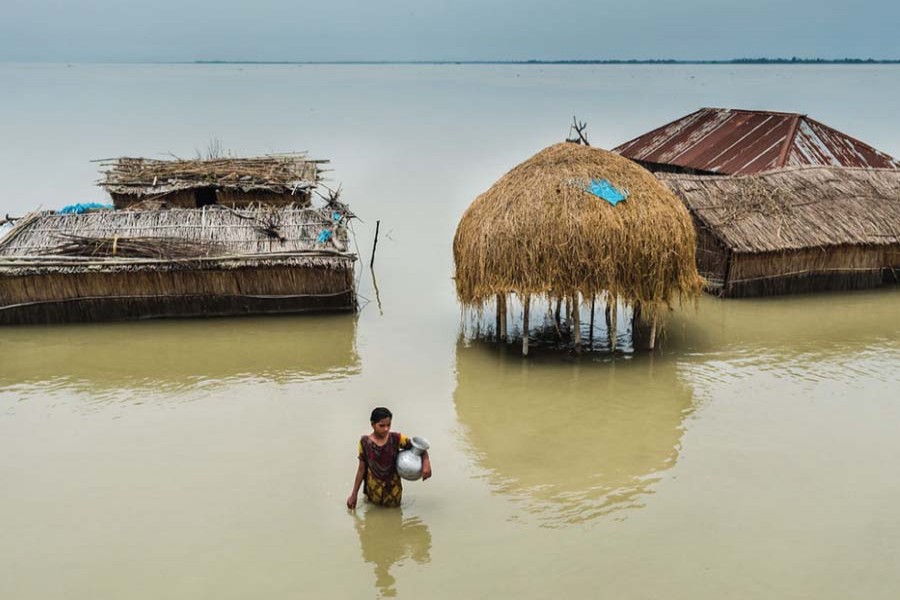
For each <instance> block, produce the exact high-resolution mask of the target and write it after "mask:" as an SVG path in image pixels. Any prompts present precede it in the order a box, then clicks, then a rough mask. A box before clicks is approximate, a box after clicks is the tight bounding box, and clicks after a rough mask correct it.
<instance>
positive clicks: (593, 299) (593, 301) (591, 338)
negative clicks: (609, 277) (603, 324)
mask: <svg viewBox="0 0 900 600" xmlns="http://www.w3.org/2000/svg"><path fill="white" fill-rule="evenodd" d="M596 301H597V296H591V331H590V333H588V342H589V343H590V345H591V349H593V348H594V304H596Z"/></svg>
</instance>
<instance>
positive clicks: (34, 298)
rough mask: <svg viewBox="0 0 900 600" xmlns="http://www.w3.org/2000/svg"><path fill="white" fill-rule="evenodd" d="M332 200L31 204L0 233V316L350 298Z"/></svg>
mask: <svg viewBox="0 0 900 600" xmlns="http://www.w3.org/2000/svg"><path fill="white" fill-rule="evenodd" d="M350 216H351V215H349V213H348V212H347V211H346V207H345V206H344V205H342V204H340V203H332V204H329V205H328V206H325V207H323V208H319V209H313V208H297V207H271V206H267V207H255V208H244V209H232V208H226V207H223V206H205V207H203V208H200V209H177V208H176V209H171V210H146V211H145V210H141V211H97V212H87V213H84V214H58V213H54V212H40V213H32V214H30V215H27V216H26V217H24V218H22V219H20V220H19V221H18V222H17V223H16V225H15V227H14V228H13V229H12V230H11V231H9V232H8V234H7V235H6V236H4V237H3V238H2V239H0V324H12V323H50V322H64V321H106V320H121V319H134V318H141V319H145V318H155V317H194V316H219V315H241V314H266V313H296V312H306V311H353V310H355V309H356V292H355V287H354V277H353V274H354V262H355V260H356V255H355V254H353V253H352V252H350V251H349V250H348V242H349V237H348V232H347V221H348V219H349V218H350Z"/></svg>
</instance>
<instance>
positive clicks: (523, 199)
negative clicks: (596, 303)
mask: <svg viewBox="0 0 900 600" xmlns="http://www.w3.org/2000/svg"><path fill="white" fill-rule="evenodd" d="M598 180H605V181H606V182H607V183H610V184H612V186H614V187H615V188H617V189H618V190H624V191H627V194H628V195H627V199H626V200H625V201H622V202H619V203H618V204H616V205H612V204H611V203H610V202H607V201H605V200H603V199H602V198H600V197H598V196H596V195H594V194H593V193H591V192H590V191H588V190H589V188H590V186H591V185H592V183H595V182H597V181H598ZM694 247H695V234H694V228H693V226H692V224H691V220H690V216H689V214H688V212H687V210H686V209H685V208H684V206H683V205H682V204H681V202H679V201H678V198H676V197H675V196H674V195H673V194H672V193H671V192H669V191H668V190H667V189H666V188H665V187H664V186H662V185H661V184H660V183H659V181H657V180H656V178H655V177H654V176H653V175H652V174H651V173H650V172H649V171H646V170H644V169H643V168H641V167H640V166H638V165H637V164H635V163H633V162H632V161H630V160H628V159H625V158H623V157H621V156H619V155H617V154H614V153H611V152H607V151H605V150H600V149H598V148H591V147H588V146H582V145H578V144H571V143H560V144H556V145H553V146H550V147H549V148H546V149H545V150H542V151H541V152H539V153H537V154H536V155H535V156H533V157H532V158H530V159H529V160H527V161H525V162H524V163H522V164H521V165H519V166H517V167H515V168H514V169H512V170H511V171H510V172H509V173H507V174H506V175H504V176H503V177H501V178H500V180H499V181H497V182H496V183H495V184H494V185H493V186H492V187H491V188H490V189H489V190H488V191H487V192H485V193H484V194H482V195H480V196H479V197H478V198H476V199H475V201H474V202H473V203H472V205H471V206H469V208H468V209H467V210H466V212H465V214H464V215H463V217H462V219H461V220H460V223H459V226H458V227H457V230H456V237H455V238H454V241H453V256H454V260H455V264H456V292H457V296H458V297H459V300H460V302H461V303H462V304H463V305H464V306H468V307H474V308H479V309H480V308H482V307H483V306H484V305H485V303H487V302H491V301H494V300H495V299H496V301H497V303H498V314H499V313H502V318H500V317H498V330H499V333H500V334H501V336H502V335H504V334H505V331H504V329H505V321H506V316H505V315H506V308H505V307H506V299H507V297H508V296H509V295H510V294H515V295H516V296H518V297H519V298H520V299H521V300H522V302H523V305H524V314H525V319H524V327H523V331H524V332H525V335H523V350H524V352H525V353H526V354H527V343H528V335H527V331H528V311H529V303H530V299H531V297H532V296H536V297H542V298H546V299H549V300H551V301H552V300H554V299H556V300H559V299H562V298H566V299H568V300H569V303H570V305H571V304H574V305H576V306H578V307H580V300H579V298H584V299H588V298H590V299H592V300H593V299H594V298H595V297H597V296H601V295H604V294H605V295H606V296H605V297H607V298H609V299H612V302H608V304H610V305H611V306H612V308H613V309H615V306H616V304H617V302H615V299H618V300H619V301H621V302H623V303H625V304H628V305H631V306H636V307H640V308H641V309H642V310H643V312H644V315H645V316H651V315H652V316H654V318H655V315H656V314H657V313H658V312H659V309H660V308H661V307H663V306H666V305H669V304H670V303H671V302H672V300H673V299H674V298H675V297H687V298H692V297H695V296H696V295H698V294H699V292H700V289H701V281H700V278H699V276H698V275H697V270H696V268H695V265H694ZM573 319H574V320H575V329H574V334H575V343H576V348H578V347H579V345H580V327H579V322H580V317H579V311H578V310H574V311H573ZM613 321H614V319H613ZM651 345H652V342H651ZM613 348H614V344H613Z"/></svg>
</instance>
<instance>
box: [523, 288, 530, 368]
mask: <svg viewBox="0 0 900 600" xmlns="http://www.w3.org/2000/svg"><path fill="white" fill-rule="evenodd" d="M523 304H524V305H525V312H524V315H523V319H522V321H523V322H522V356H528V312H529V310H530V308H531V296H525V300H524V302H523Z"/></svg>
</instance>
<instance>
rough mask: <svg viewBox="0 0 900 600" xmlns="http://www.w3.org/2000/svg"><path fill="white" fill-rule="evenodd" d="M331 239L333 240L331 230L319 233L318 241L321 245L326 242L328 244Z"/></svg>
mask: <svg viewBox="0 0 900 600" xmlns="http://www.w3.org/2000/svg"><path fill="white" fill-rule="evenodd" d="M330 239H331V230H330V229H323V230H322V231H320V232H319V237H317V238H316V241H317V242H319V243H320V244H324V243H325V242H327V241H328V240H330Z"/></svg>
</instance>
